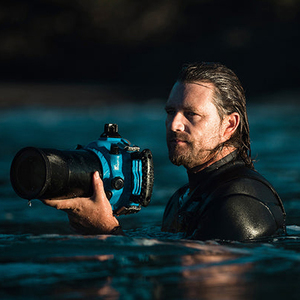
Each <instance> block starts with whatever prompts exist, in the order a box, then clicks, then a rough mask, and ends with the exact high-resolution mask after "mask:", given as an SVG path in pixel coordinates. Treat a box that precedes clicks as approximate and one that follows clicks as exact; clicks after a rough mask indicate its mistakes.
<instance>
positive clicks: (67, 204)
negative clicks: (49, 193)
mask: <svg viewBox="0 0 300 300" xmlns="http://www.w3.org/2000/svg"><path fill="white" fill-rule="evenodd" d="M72 200H73V199H66V200H51V199H41V201H42V202H43V203H44V204H46V205H48V206H51V207H54V208H56V209H62V210H69V209H72V208H73V204H74V203H73V202H72Z"/></svg>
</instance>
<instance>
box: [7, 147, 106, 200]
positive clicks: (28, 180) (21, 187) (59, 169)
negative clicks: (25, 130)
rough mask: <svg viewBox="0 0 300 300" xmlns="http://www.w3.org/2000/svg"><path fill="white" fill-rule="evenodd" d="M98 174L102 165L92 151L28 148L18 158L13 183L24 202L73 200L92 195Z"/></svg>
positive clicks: (15, 160) (13, 167)
mask: <svg viewBox="0 0 300 300" xmlns="http://www.w3.org/2000/svg"><path fill="white" fill-rule="evenodd" d="M95 171H99V173H100V177H102V166H101V163H100V161H99V159H98V156H97V155H96V154H95V153H94V152H92V151H87V150H71V151H60V150H56V149H39V148H34V147H26V148H24V149H22V150H20V151H19V152H18V153H17V154H16V156H15V158H14V160H13V162H12V165H11V171H10V179H11V183H12V187H13V189H14V190H15V192H16V193H17V194H18V195H19V196H20V197H21V198H24V199H28V200H30V199H50V198H51V199H54V198H72V197H80V196H91V195H92V192H93V189H92V174H93V173H94V172H95Z"/></svg>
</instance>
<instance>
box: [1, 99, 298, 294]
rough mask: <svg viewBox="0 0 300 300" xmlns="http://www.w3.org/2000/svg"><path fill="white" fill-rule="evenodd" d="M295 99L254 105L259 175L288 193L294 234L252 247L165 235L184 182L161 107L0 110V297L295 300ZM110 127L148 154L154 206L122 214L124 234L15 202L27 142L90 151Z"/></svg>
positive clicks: (150, 104)
mask: <svg viewBox="0 0 300 300" xmlns="http://www.w3.org/2000/svg"><path fill="white" fill-rule="evenodd" d="M279 100H280V99H279ZM288 100H289V101H287V99H282V101H277V102H269V103H267V102H261V101H255V102H253V103H249V109H248V110H249V119H250V129H251V136H252V152H253V156H254V157H256V160H257V163H256V168H257V169H258V170H259V171H260V172H261V173H262V174H263V175H264V176H266V177H267V178H268V179H269V181H270V182H271V183H272V184H273V185H274V186H275V187H276V189H277V191H278V192H279V194H280V195H281V197H282V199H283V201H284V205H285V208H286V210H287V214H288V224H289V226H288V233H289V236H288V237H286V238H280V239H274V240H271V241H268V242H263V243H255V244H250V243H248V244H243V243H237V242H227V243H220V242H217V241H205V242H200V241H188V240H184V239H182V237H181V236H180V235H175V234H167V233H162V232H161V231H160V223H161V219H162V214H163V209H164V206H165V204H166V201H167V199H168V198H169V197H170V195H171V194H172V193H173V192H174V191H175V190H176V188H178V187H179V186H180V185H182V184H183V183H185V182H186V180H187V179H186V174H185V172H184V170H183V169H181V168H178V167H175V166H172V165H171V164H170V163H169V161H168V158H167V148H166V146H165V136H164V117H165V115H164V111H163V106H164V104H163V103H161V102H147V103H144V104H136V103H135V104H132V103H131V104H123V105H119V106H116V107H113V106H111V107H88V108H81V109H80V110H79V109H71V108H64V109H58V108H44V107H35V108H33V107H30V108H17V109H7V110H2V111H0V128H1V131H0V141H1V157H0V201H1V210H0V223H1V231H0V251H1V252H0V253H1V254H0V260H1V264H0V274H1V279H2V280H1V282H0V297H1V299H210V300H212V299H266V298H267V299H299V293H300V287H299V283H298V278H299V276H300V227H299V226H300V202H299V200H300V159H299V149H300V142H299V132H300V118H299V114H300V105H297V104H295V102H291V101H290V100H297V99H295V98H293V99H288ZM107 122H115V123H118V124H119V129H120V133H121V134H122V136H123V137H124V138H126V139H128V140H130V141H131V142H132V143H134V144H137V145H139V146H140V147H141V148H142V149H144V148H150V149H151V150H152V152H153V154H154V164H155V187H154V192H153V197H152V202H151V204H150V205H149V206H148V207H147V208H143V209H142V211H141V212H139V213H138V214H135V215H131V216H124V217H121V218H120V219H121V223H122V225H123V227H124V229H125V231H126V233H127V236H126V237H118V236H80V235H75V234H74V233H72V232H71V231H70V230H69V228H68V222H67V217H66V215H65V214H64V213H63V212H60V211H56V210H55V209H52V208H49V207H46V206H44V205H42V204H41V203H40V202H39V201H37V200H34V201H32V206H31V207H29V206H28V205H27V202H26V201H25V200H23V199H20V198H18V197H17V196H16V194H15V193H14V192H13V190H12V188H11V186H10V182H9V168H10V164H11V161H12V158H13V156H14V155H15V154H16V152H17V151H18V150H19V149H20V148H23V147H25V146H36V147H51V148H59V149H70V148H73V147H75V146H76V145H77V144H83V145H84V144H87V143H88V142H90V141H92V140H94V139H96V138H98V136H99V135H100V134H101V133H102V131H103V126H104V124H105V123H107Z"/></svg>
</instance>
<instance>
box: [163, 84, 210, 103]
mask: <svg viewBox="0 0 300 300" xmlns="http://www.w3.org/2000/svg"><path fill="white" fill-rule="evenodd" d="M213 92H214V86H213V84H212V83H206V82H191V83H182V82H179V81H177V82H176V83H175V84H174V86H173V88H172V90H171V92H170V96H169V98H168V101H167V104H166V105H167V106H168V105H183V104H184V103H185V102H188V103H189V102H191V103H189V105H190V104H192V102H198V101H200V100H201V99H204V98H205V99H210V100H211V99H212V95H213ZM195 104H196V103H195Z"/></svg>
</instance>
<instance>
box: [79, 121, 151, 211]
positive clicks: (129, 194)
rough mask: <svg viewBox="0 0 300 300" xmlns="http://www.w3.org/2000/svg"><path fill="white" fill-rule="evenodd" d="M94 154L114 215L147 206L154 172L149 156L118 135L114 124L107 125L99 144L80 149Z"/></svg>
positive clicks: (148, 153)
mask: <svg viewBox="0 0 300 300" xmlns="http://www.w3.org/2000/svg"><path fill="white" fill-rule="evenodd" d="M83 149H84V150H89V151H93V152H94V153H95V154H97V156H98V158H99V160H100V162H101V166H102V180H103V184H104V189H105V192H106V195H107V198H108V199H109V201H110V204H111V206H112V209H113V212H114V214H116V215H120V214H129V213H135V212H138V211H139V210H140V209H141V205H142V206H147V205H148V204H149V202H150V198H151V194H152V188H153V180H154V172H153V161H152V153H151V151H150V150H149V149H145V150H143V151H142V152H140V148H139V147H138V146H133V145H131V144H130V142H129V141H127V140H126V139H123V138H122V137H121V136H120V135H119V133H118V126H117V124H106V125H105V131H104V133H103V134H102V135H101V136H100V138H99V139H98V140H95V141H93V142H91V143H90V144H88V145H87V146H85V147H83Z"/></svg>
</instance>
